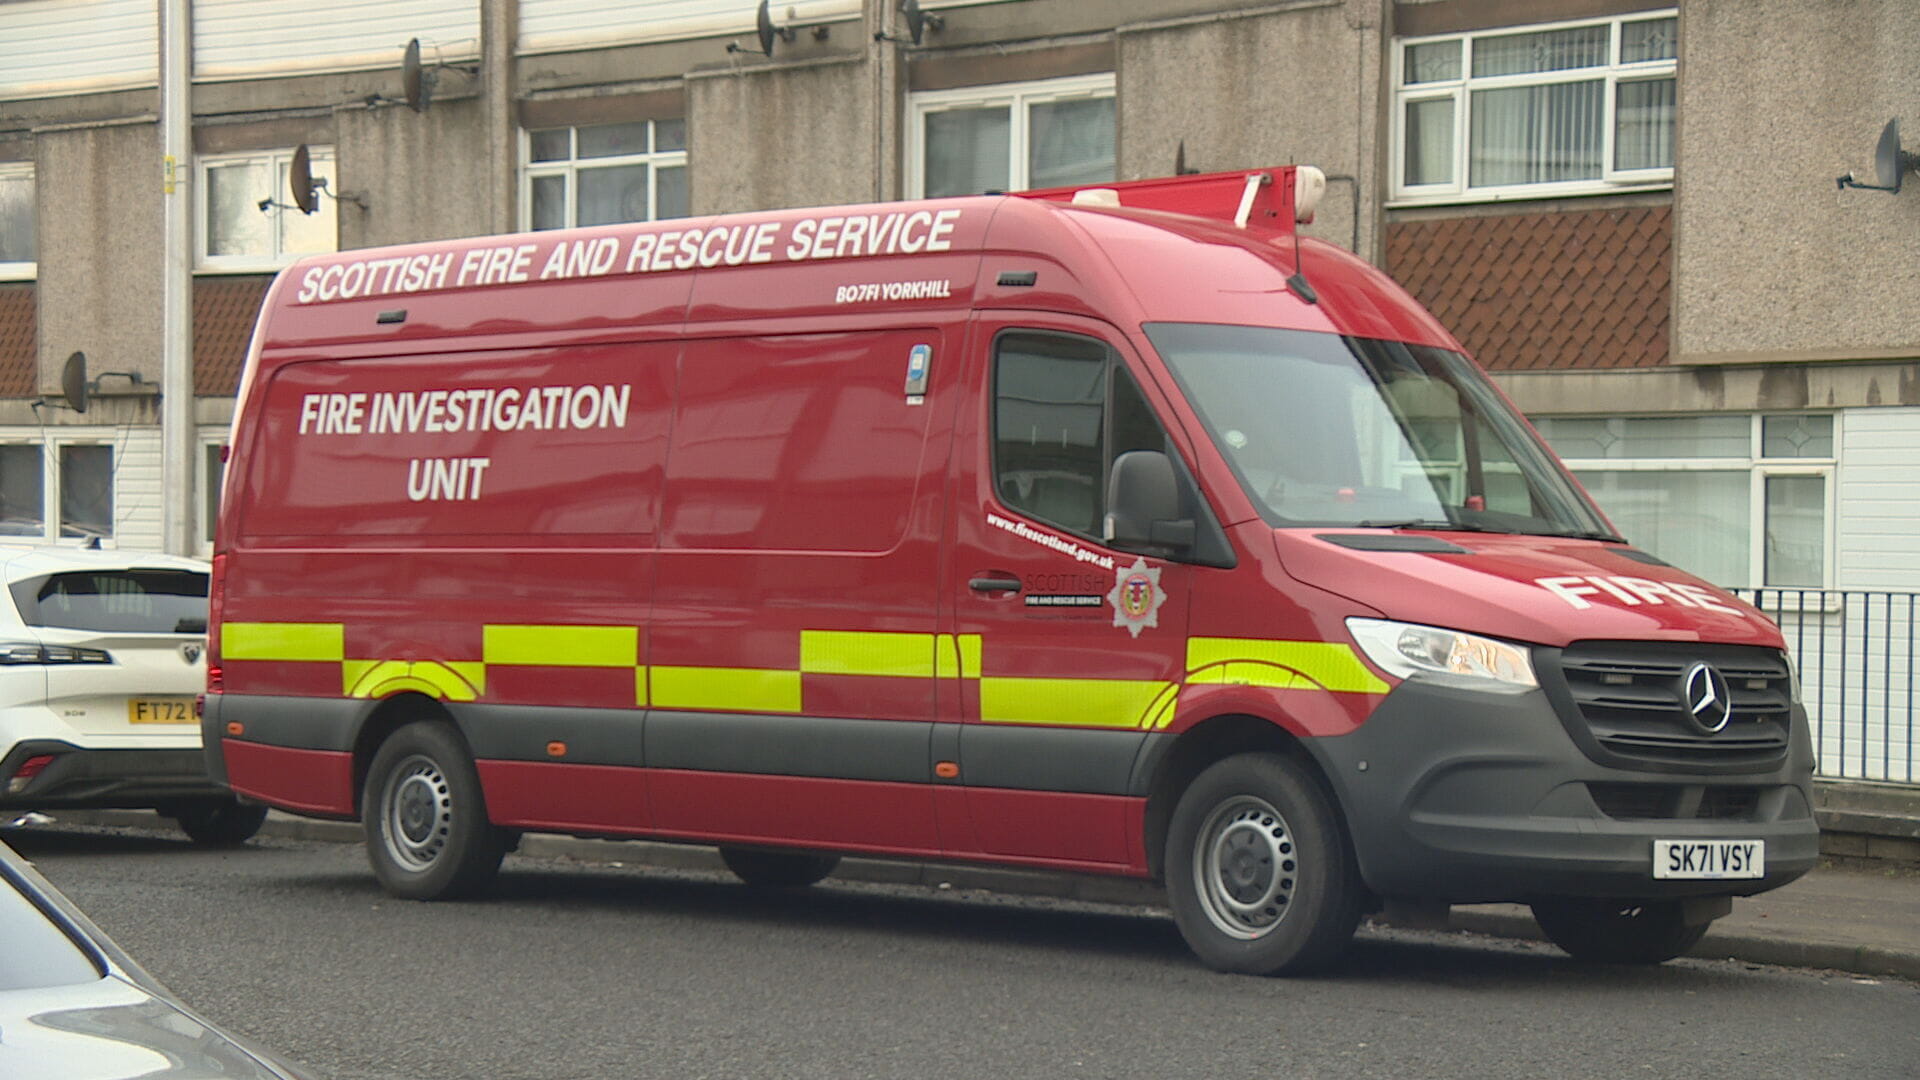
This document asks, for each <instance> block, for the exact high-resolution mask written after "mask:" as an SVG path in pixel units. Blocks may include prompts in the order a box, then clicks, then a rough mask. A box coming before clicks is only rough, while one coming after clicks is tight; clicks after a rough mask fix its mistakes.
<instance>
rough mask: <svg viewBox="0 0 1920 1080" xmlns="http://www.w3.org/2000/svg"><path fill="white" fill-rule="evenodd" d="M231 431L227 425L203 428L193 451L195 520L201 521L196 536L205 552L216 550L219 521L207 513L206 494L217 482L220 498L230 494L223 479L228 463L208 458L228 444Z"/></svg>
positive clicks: (222, 498) (210, 492)
mask: <svg viewBox="0 0 1920 1080" xmlns="http://www.w3.org/2000/svg"><path fill="white" fill-rule="evenodd" d="M228 435H229V432H228V429H227V428H225V427H215V428H202V429H200V432H199V440H198V443H197V448H198V451H197V453H196V454H195V455H194V470H195V472H194V487H193V490H194V495H195V499H194V508H193V516H194V521H195V522H196V524H197V525H198V533H199V536H198V537H197V540H198V542H199V544H200V550H201V552H202V553H203V554H204V553H208V552H211V551H212V550H213V531H214V526H215V525H217V524H218V521H217V520H216V519H215V518H214V517H212V516H210V515H209V513H208V510H209V507H208V506H207V497H208V496H209V495H210V494H212V492H213V486H214V485H215V484H219V485H220V489H221V490H220V498H221V500H223V501H224V500H225V499H226V497H227V493H226V485H225V483H224V480H225V475H226V465H225V463H224V462H222V463H221V464H220V465H218V466H216V465H215V464H214V463H213V462H212V461H210V460H209V457H210V456H211V455H210V453H209V452H210V451H212V450H213V449H215V448H217V447H222V446H225V445H227V438H228Z"/></svg>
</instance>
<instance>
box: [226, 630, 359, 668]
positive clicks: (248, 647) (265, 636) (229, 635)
mask: <svg viewBox="0 0 1920 1080" xmlns="http://www.w3.org/2000/svg"><path fill="white" fill-rule="evenodd" d="M220 656H221V658H222V659H225V660H322V661H335V662H338V661H341V660H344V659H346V657H347V628H346V627H345V626H344V625H342V624H340V623H277V622H230V623H222V624H220Z"/></svg>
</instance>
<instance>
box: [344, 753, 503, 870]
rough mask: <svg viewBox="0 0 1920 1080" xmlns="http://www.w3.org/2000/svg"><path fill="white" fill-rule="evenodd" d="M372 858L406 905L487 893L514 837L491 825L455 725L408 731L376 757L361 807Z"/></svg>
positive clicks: (369, 853)
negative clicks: (454, 727)
mask: <svg viewBox="0 0 1920 1080" xmlns="http://www.w3.org/2000/svg"><path fill="white" fill-rule="evenodd" d="M361 816H362V819H363V821H364V827H365V829H366V834H367V858H368V860H369V861H370V862H372V864H373V872H374V873H375V874H376V875H377V876H378V877H379V878H380V883H381V884H382V885H384V886H386V888H387V891H388V892H390V893H393V894H394V895H395V896H399V897H404V898H406V899H408V900H450V899H454V898H457V897H462V896H471V895H473V894H474V893H477V892H479V891H480V890H482V889H484V888H486V886H487V885H488V884H489V883H490V882H492V880H493V878H494V875H495V874H497V873H498V872H499V870H500V860H501V858H502V857H504V856H505V855H506V852H507V847H508V842H509V839H510V837H509V835H508V833H507V831H506V830H504V829H501V828H498V827H496V826H495V825H493V824H492V823H491V822H489V821H488V820H487V806H486V799H485V796H483V795H482V794H481V791H480V776H479V774H478V773H477V772H475V771H474V767H473V759H472V758H471V757H470V756H468V754H467V748H466V745H465V744H464V743H462V742H461V740H460V736H459V734H458V733H457V732H455V731H454V729H453V727H452V725H450V724H445V723H439V722H421V723H414V724H408V725H407V726H405V727H403V728H401V729H400V730H398V731H396V732H394V733H393V734H392V735H391V736H389V737H388V738H387V741H386V742H384V743H382V744H381V746H380V751H379V753H377V754H375V755H374V756H373V764H372V766H370V767H369V768H368V769H367V786H366V791H365V794H364V796H363V797H362V801H361Z"/></svg>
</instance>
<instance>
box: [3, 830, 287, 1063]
mask: <svg viewBox="0 0 1920 1080" xmlns="http://www.w3.org/2000/svg"><path fill="white" fill-rule="evenodd" d="M304 1075H305V1074H302V1073H300V1072H297V1071H295V1070H294V1069H292V1068H290V1067H288V1066H286V1065H284V1064H280V1063H277V1062H274V1061H272V1060H270V1059H269V1058H267V1057H266V1056H265V1055H263V1054H262V1053H260V1052H259V1051H257V1050H254V1049H251V1048H250V1047H247V1046H246V1045H244V1044H242V1043H241V1042H240V1041H239V1040H238V1039H236V1038H234V1037H233V1036H230V1035H227V1034H225V1033H223V1032H220V1031H218V1030H216V1029H215V1028H214V1027H213V1025H211V1024H209V1023H207V1022H206V1021H205V1020H202V1019H201V1018H200V1017H199V1016H197V1015H195V1014H194V1012H193V1011H192V1010H191V1009H189V1008H187V1007H186V1005H184V1004H182V1003H181V1002H180V1001H179V999H177V998H175V997H174V996H173V995H172V994H170V993H168V992H167V990H166V989H165V988H164V987H162V986H161V985H160V984H159V983H158V982H156V981H155V980H154V978H153V976H151V975H149V974H147V973H146V972H145V971H142V970H141V969H140V966H139V965H138V964H135V963H134V962H133V960H132V959H131V958H130V957H128V956H127V955H126V954H125V953H123V952H121V951H120V949H119V948H118V947H117V946H115V945H114V944H113V942H111V941H109V940H107V937H106V935H105V934H103V933H101V932H100V928H99V927H97V926H95V925H93V923H92V922H91V921H89V920H88V919H87V917H86V916H85V915H83V914H81V913H80V909H79V908H76V907H74V906H73V904H72V903H71V902H70V901H68V900H67V898H66V897H64V896H62V895H60V893H59V892H58V891H57V890H55V889H54V887H53V886H52V885H51V884H49V883H48V882H47V880H46V879H45V878H43V877H41V876H40V874H39V873H38V872H37V871H35V870H34V869H33V867H32V866H31V865H29V864H28V863H27V861H26V860H25V859H23V858H21V857H20V856H19V855H18V854H17V853H15V852H14V850H13V849H12V848H11V847H8V846H7V845H6V844H5V843H4V842H0V1077H4V1078H5V1080H132V1078H134V1077H143V1078H148V1080H152V1078H156V1077H165V1078H166V1080H216V1078H217V1080H302V1078H303V1076H304Z"/></svg>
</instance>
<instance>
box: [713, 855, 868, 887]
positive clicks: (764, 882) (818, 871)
mask: <svg viewBox="0 0 1920 1080" xmlns="http://www.w3.org/2000/svg"><path fill="white" fill-rule="evenodd" d="M720 861H721V862H724V863H726V864H727V869H729V870H731V871H733V876H734V877H737V878H739V879H740V880H741V881H744V882H746V883H747V884H749V885H752V886H753V887H755V888H757V889H804V888H806V887H807V886H809V885H813V884H816V883H818V882H819V881H821V880H822V879H824V878H825V877H826V876H827V875H828V874H831V873H833V868H834V867H836V866H839V865H840V856H838V855H806V854H801V853H798V852H789V851H761V850H759V849H756V848H737V847H723V848H721V849H720Z"/></svg>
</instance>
